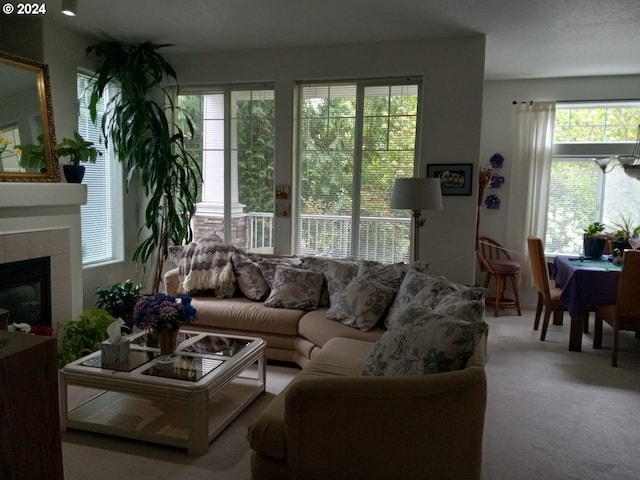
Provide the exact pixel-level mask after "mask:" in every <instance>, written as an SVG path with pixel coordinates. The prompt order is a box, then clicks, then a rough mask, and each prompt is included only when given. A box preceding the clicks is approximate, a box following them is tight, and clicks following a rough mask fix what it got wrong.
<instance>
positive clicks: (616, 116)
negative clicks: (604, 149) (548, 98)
mask: <svg viewBox="0 0 640 480" xmlns="http://www.w3.org/2000/svg"><path fill="white" fill-rule="evenodd" d="M638 125H640V109H638V108H585V109H571V110H569V109H558V110H557V111H556V118H555V128H554V132H553V139H554V142H559V143H563V142H579V143H591V142H604V143H610V142H634V141H635V140H636V137H637V134H638Z"/></svg>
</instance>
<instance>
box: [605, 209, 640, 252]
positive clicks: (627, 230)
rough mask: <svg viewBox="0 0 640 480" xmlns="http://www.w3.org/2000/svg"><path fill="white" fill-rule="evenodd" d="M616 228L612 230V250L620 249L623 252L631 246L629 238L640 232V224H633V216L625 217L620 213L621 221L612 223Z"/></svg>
mask: <svg viewBox="0 0 640 480" xmlns="http://www.w3.org/2000/svg"><path fill="white" fill-rule="evenodd" d="M612 225H613V227H614V228H615V230H614V231H613V232H611V234H610V237H611V250H612V251H613V250H619V251H621V252H623V251H624V250H625V249H628V248H631V244H630V243H629V240H630V239H631V238H632V237H634V236H638V234H640V226H638V227H634V226H633V225H632V220H631V216H628V217H625V216H624V215H620V221H619V222H616V223H613V224H612Z"/></svg>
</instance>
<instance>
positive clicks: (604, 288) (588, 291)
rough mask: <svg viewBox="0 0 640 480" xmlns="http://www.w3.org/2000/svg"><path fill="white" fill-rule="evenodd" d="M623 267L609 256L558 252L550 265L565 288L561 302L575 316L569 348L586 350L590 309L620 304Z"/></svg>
mask: <svg viewBox="0 0 640 480" xmlns="http://www.w3.org/2000/svg"><path fill="white" fill-rule="evenodd" d="M621 270H622V268H621V267H620V266H619V265H615V264H614V263H613V262H611V261H609V258H608V256H603V257H601V258H585V257H583V256H579V255H558V256H556V257H555V259H554V261H553V264H552V265H550V273H551V277H552V278H553V279H554V280H555V282H556V285H557V286H558V287H560V288H562V294H561V295H560V301H561V302H562V303H563V304H564V305H565V306H566V307H567V311H568V312H569V315H570V316H571V326H570V330H569V350H570V351H572V352H581V351H582V334H583V332H585V331H588V329H587V328H585V327H587V325H588V319H589V312H591V311H593V310H594V309H595V307H597V306H600V305H611V304H614V303H616V296H617V292H618V281H619V280H620V271H621Z"/></svg>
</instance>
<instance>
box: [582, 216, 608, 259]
mask: <svg viewBox="0 0 640 480" xmlns="http://www.w3.org/2000/svg"><path fill="white" fill-rule="evenodd" d="M605 228H606V227H605V226H604V224H602V223H600V222H593V223H591V224H589V225H588V226H587V227H586V228H585V229H584V238H583V248H584V252H583V253H584V256H585V257H589V258H600V257H602V254H603V253H604V245H605V242H606V238H605V237H604V236H603V235H602V232H603V231H604V229H605Z"/></svg>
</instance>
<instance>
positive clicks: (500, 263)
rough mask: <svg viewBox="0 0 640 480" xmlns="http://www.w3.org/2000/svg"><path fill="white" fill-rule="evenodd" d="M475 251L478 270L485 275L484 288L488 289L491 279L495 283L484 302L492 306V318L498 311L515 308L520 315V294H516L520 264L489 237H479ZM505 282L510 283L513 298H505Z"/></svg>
mask: <svg viewBox="0 0 640 480" xmlns="http://www.w3.org/2000/svg"><path fill="white" fill-rule="evenodd" d="M478 240H479V242H478V243H479V245H478V248H477V250H476V257H477V258H478V263H479V264H480V270H481V271H482V272H484V273H485V279H484V286H485V288H489V284H490V283H491V279H492V278H493V279H494V281H495V290H494V295H493V296H492V297H489V298H487V299H486V300H485V301H486V303H487V305H493V307H494V316H496V317H497V316H498V315H499V313H500V310H502V309H505V308H515V309H516V311H517V312H518V315H522V311H521V309H520V294H519V292H518V274H519V273H520V263H519V262H517V261H516V260H513V259H512V258H511V257H510V256H509V253H508V252H507V250H506V249H505V248H504V247H503V246H502V245H500V244H499V243H498V242H496V241H495V240H493V239H491V238H489V237H480V238H479V239H478ZM507 281H510V282H511V288H512V290H513V298H512V299H511V298H507V297H505V290H506V288H507Z"/></svg>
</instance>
